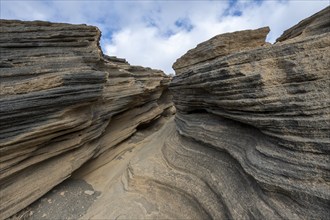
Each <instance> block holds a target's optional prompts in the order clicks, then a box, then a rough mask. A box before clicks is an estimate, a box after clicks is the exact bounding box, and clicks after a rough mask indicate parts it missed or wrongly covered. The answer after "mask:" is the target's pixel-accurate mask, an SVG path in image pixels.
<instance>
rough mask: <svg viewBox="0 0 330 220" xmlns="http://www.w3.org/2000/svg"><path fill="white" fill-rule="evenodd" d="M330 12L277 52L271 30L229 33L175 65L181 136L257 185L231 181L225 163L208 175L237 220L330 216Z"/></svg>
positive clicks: (283, 41)
mask: <svg viewBox="0 0 330 220" xmlns="http://www.w3.org/2000/svg"><path fill="white" fill-rule="evenodd" d="M329 14H330V7H328V8H326V9H324V10H323V11H321V12H319V13H318V14H316V15H314V16H312V17H310V18H307V19H305V20H303V21H302V22H300V23H299V24H297V25H296V26H294V27H292V28H291V29H289V30H287V31H285V32H284V34H283V35H282V36H281V37H279V38H278V41H277V42H276V43H275V44H274V45H269V44H266V43H265V38H266V34H267V32H268V31H269V29H268V28H261V29H257V30H248V31H239V32H235V33H229V34H224V35H219V36H217V37H215V38H212V39H211V40H209V41H206V42H204V43H202V44H199V45H198V46H197V47H196V48H194V49H192V50H190V51H188V53H187V54H185V55H184V56H182V57H181V58H180V59H178V60H177V61H176V63H175V64H174V65H173V67H174V68H175V69H176V71H177V72H178V73H179V74H180V75H178V76H177V77H175V78H174V79H173V81H172V83H171V87H170V88H171V90H172V91H173V96H174V97H173V100H174V103H175V106H176V108H177V114H176V124H177V130H178V132H179V133H180V134H181V135H182V136H184V137H187V138H189V139H191V140H194V141H196V142H198V143H200V144H202V145H203V146H205V147H211V148H212V149H215V150H216V151H217V152H218V153H219V154H221V155H227V156H226V158H227V159H228V160H229V159H230V160H233V161H234V162H235V163H236V164H238V166H239V172H237V173H235V175H234V176H240V178H244V179H245V181H247V182H245V183H243V182H242V181H240V180H239V179H236V178H234V177H233V176H230V177H229V175H230V173H229V171H228V169H227V168H226V167H225V166H223V165H221V164H220V163H221V161H222V160H221V161H219V164H217V165H215V166H216V167H217V168H213V169H218V170H221V171H220V172H219V171H218V172H216V174H214V173H211V174H210V175H211V176H210V177H209V178H207V177H205V176H201V177H200V178H203V180H204V181H205V182H206V183H207V184H208V185H212V184H216V185H217V187H211V188H212V189H213V193H214V195H215V196H218V200H219V201H221V202H222V203H223V204H224V207H225V208H224V209H223V213H226V214H228V216H229V217H231V218H234V219H242V218H248V217H252V218H261V219H278V218H280V217H281V218H285V219H327V218H329V201H330V156H329V155H330V136H329V134H330V126H329V125H330V87H329V86H330V75H329V69H330V57H329V54H330V20H329ZM236 39H237V41H236ZM248 39H251V40H250V41H249V40H248ZM219 45H220V46H219ZM222 45H223V46H222ZM209 51H210V52H209ZM204 54H208V55H209V56H207V57H206V56H204ZM201 153H202V150H198V151H196V152H195V154H194V155H196V157H198V155H199V154H201ZM192 157H193V156H192ZM200 162H201V163H202V160H201V161H200ZM234 162H233V164H234ZM195 163H198V160H197V161H195ZM174 164H176V163H175V162H174ZM204 164H208V163H205V162H204ZM213 166H214V165H213ZM196 170H198V169H196ZM221 172H223V174H222V175H219V174H220V173H221ZM227 172H228V173H227ZM212 175H213V177H212ZM214 175H219V176H216V177H215V178H214ZM211 177H212V178H211ZM229 179H231V180H229ZM224 185H225V186H224ZM218 187H223V188H225V189H226V190H227V189H228V188H236V190H233V189H231V193H226V190H219V189H218ZM198 200H199V198H198ZM201 202H202V203H203V202H204V201H203V200H202V201H201ZM211 216H212V217H213V218H217V215H213V214H212V215H211Z"/></svg>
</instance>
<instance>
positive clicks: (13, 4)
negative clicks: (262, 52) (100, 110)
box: [0, 0, 330, 74]
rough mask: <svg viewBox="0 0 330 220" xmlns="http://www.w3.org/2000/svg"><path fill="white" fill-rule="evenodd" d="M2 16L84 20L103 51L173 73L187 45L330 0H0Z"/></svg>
mask: <svg viewBox="0 0 330 220" xmlns="http://www.w3.org/2000/svg"><path fill="white" fill-rule="evenodd" d="M0 4H1V5H0V6H1V7H0V8H1V10H0V12H1V13H0V17H1V19H19V20H46V21H51V22H65V23H72V24H88V25H94V26H97V27H99V29H100V30H101V31H102V37H101V47H102V50H103V52H104V53H105V54H107V55H110V56H117V57H121V58H125V59H126V60H127V61H128V62H129V63H131V64H133V65H142V66H147V67H152V68H155V69H161V70H163V71H165V73H167V74H170V73H174V70H173V69H172V64H173V63H174V62H175V60H176V59H178V58H179V57H181V56H182V55H183V54H185V53H186V52H187V50H189V49H191V48H194V47H195V46H196V45H197V44H198V43H201V42H203V41H205V40H208V39H210V38H212V37H213V36H215V35H218V34H221V33H226V32H233V31H238V30H245V29H256V28H260V27H264V26H269V27H270V29H271V32H270V33H269V35H268V37H267V41H268V42H271V43H273V42H274V41H275V40H276V38H277V37H279V36H280V35H281V34H282V33H283V31H284V30H286V29H288V28H290V27H291V26H293V25H295V24H297V23H298V22H299V21H300V20H302V19H304V18H307V17H308V16H310V15H312V14H314V13H316V12H318V11H320V10H321V9H323V8H325V7H327V6H329V4H330V3H329V0H193V1H191V0H190V1H189V0H163V1H156V0H155V1H152V0H94V1H92V0H0Z"/></svg>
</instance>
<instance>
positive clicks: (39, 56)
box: [0, 20, 172, 219]
mask: <svg viewBox="0 0 330 220" xmlns="http://www.w3.org/2000/svg"><path fill="white" fill-rule="evenodd" d="M99 38H100V31H99V30H98V29H97V28H96V27H92V26H86V25H70V24H61V23H49V22H41V21H36V22H22V21H10V20H1V37H0V49H1V59H0V66H1V67H2V68H1V69H0V76H1V97H0V102H1V108H0V120H1V125H0V137H1V142H0V153H1V158H0V167H1V169H0V187H1V193H0V194H1V201H3V202H1V203H0V216H1V218H2V219H3V218H7V217H9V216H10V215H12V214H14V213H16V212H17V211H19V210H21V209H23V208H25V207H26V206H27V205H29V204H31V203H32V202H33V201H35V200H36V199H38V198H39V197H41V196H42V195H43V194H45V193H46V192H48V191H49V190H50V189H51V188H53V187H54V186H55V185H57V184H59V183H60V182H62V181H63V180H64V179H66V178H68V177H69V176H70V175H71V173H72V172H73V171H74V170H76V169H77V168H79V167H80V166H81V165H82V164H84V163H85V162H86V161H88V160H89V159H91V158H93V157H97V156H98V155H100V154H101V153H102V152H104V151H106V150H107V149H110V148H112V147H114V146H115V145H116V144H118V143H120V141H122V140H124V139H126V138H127V137H129V136H131V135H132V134H133V133H134V132H135V131H136V128H137V127H138V126H139V125H140V124H143V123H148V122H150V121H152V120H154V119H156V118H158V117H161V115H162V113H163V112H164V111H165V110H166V109H169V108H170V107H171V106H172V104H171V99H170V96H169V93H168V91H167V85H168V83H169V81H170V78H169V77H167V76H166V75H165V74H164V73H163V72H162V71H159V70H153V69H150V68H144V67H139V66H131V65H129V64H128V63H127V62H126V61H125V60H124V59H119V58H115V57H107V56H103V54H102V51H101V49H100V48H99ZM128 112H129V113H128ZM112 118H117V119H118V120H119V118H120V123H119V124H120V126H118V123H116V125H114V127H112V122H111V120H112ZM117 119H116V120H117ZM118 120H117V121H118ZM117 129H122V130H117ZM105 133H106V134H107V135H109V137H110V139H111V140H109V142H107V141H108V139H107V138H105V139H104V138H102V135H103V134H105ZM113 139H115V140H113ZM14 195H15V196H14Z"/></svg>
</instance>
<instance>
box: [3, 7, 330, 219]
mask: <svg viewBox="0 0 330 220" xmlns="http://www.w3.org/2000/svg"><path fill="white" fill-rule="evenodd" d="M329 14H330V7H328V8H326V9H324V10H323V11H321V12H319V13H317V14H315V15H313V16H311V17H310V18H307V19H305V20H303V21H302V22H300V23H299V24H297V25H295V26H294V27H292V28H290V29H289V30H287V31H285V32H284V33H283V35H282V36H281V37H280V38H278V41H277V42H276V43H275V44H269V43H266V42H265V39H266V36H267V33H268V32H269V28H267V27H265V28H260V29H257V30H247V31H239V32H234V33H227V34H222V35H218V36H215V37H214V38H212V39H210V40H208V41H206V42H203V43H201V44H199V45H197V47H196V48H194V49H191V50H190V51H188V52H187V53H186V54H185V55H183V56H182V57H181V58H179V59H178V60H177V61H176V62H175V64H174V65H173V67H174V69H175V70H176V73H177V76H175V77H174V78H173V79H172V81H171V83H170V85H169V90H168V89H167V85H168V84H169V81H170V79H169V78H167V77H165V76H164V74H162V73H161V72H159V71H155V70H151V69H147V68H142V67H134V66H130V65H129V64H127V62H126V61H125V60H123V59H118V58H114V57H107V56H104V55H102V52H101V51H100V49H99V47H98V45H97V44H98V38H99V31H98V30H97V29H96V28H95V27H89V26H73V25H66V24H51V23H45V22H18V21H1V22H2V26H3V27H4V28H3V29H2V31H3V33H4V34H3V35H1V37H4V39H2V40H1V41H0V42H1V46H2V48H1V49H2V51H3V52H2V53H3V54H5V56H1V66H2V68H1V76H2V79H3V80H2V81H3V82H2V83H1V86H2V87H1V88H2V89H1V91H2V92H4V93H2V96H1V99H2V100H1V101H2V102H1V104H2V108H1V115H0V116H1V121H3V122H5V123H2V124H1V135H3V139H2V140H3V141H1V146H2V147H1V179H0V183H1V200H2V201H4V202H3V203H1V212H2V216H5V217H7V216H10V215H11V214H14V213H15V212H17V211H18V210H20V209H22V208H24V207H25V206H26V205H28V204H30V203H31V202H32V201H34V200H36V199H37V198H39V197H40V196H41V195H43V194H44V193H45V192H47V191H49V190H50V188H52V187H53V186H55V185H56V184H58V183H60V182H61V181H63V180H64V179H65V178H67V177H68V176H70V175H71V174H72V172H73V171H74V170H76V171H75V172H74V173H73V174H72V176H73V178H70V179H69V180H67V182H65V183H66V184H64V185H63V186H67V185H70V184H71V185H73V186H75V184H76V183H77V181H78V182H79V181H82V182H85V183H88V184H89V185H88V184H87V185H88V187H87V188H85V189H88V191H87V193H88V194H90V195H92V193H94V196H95V201H94V200H93V199H92V200H93V201H91V200H90V199H89V200H88V202H86V203H83V205H81V203H80V202H81V201H85V200H86V196H84V193H83V190H84V189H83V186H82V185H80V186H79V187H73V188H75V189H72V188H71V189H70V188H65V190H63V188H55V189H54V190H52V191H51V192H49V193H48V194H47V195H46V196H44V197H43V199H41V200H38V201H37V202H36V203H34V204H33V205H32V206H31V207H30V210H31V211H30V214H29V216H30V218H31V219H40V218H47V217H50V218H56V219H65V218H74V219H76V218H79V217H82V218H83V219H109V218H110V219H328V218H329V203H330V160H329V158H330V157H329V155H330V152H329V149H330V136H329V134H330V126H329V124H330V91H329V86H330V75H329V69H330V58H329V54H330V21H329V17H328V15H329ZM19 33H26V35H23V34H19ZM18 35H19V36H20V35H22V37H19V38H18V37H17V36H18ZM68 42H69V43H68ZM50 51H51V53H49V52H50ZM4 88H5V89H4ZM169 91H171V92H172V95H173V102H174V104H175V107H176V110H177V113H176V115H175V117H172V116H171V114H172V113H173V112H174V110H173V109H172V108H171V95H170V94H169ZM128 137H129V138H128ZM86 161H87V162H86ZM79 167H80V168H79ZM78 168H79V169H78ZM70 181H71V182H70ZM60 185H61V184H60ZM23 186H24V187H23ZM77 188H78V189H77ZM81 190H82V191H81ZM96 197H97V198H96ZM91 198H92V197H91ZM93 198H94V197H93ZM68 201H71V202H68ZM72 201H73V202H72ZM75 201H76V202H75ZM78 201H79V202H78ZM87 203H88V204H87ZM63 204H64V205H63ZM58 207H62V208H58ZM3 213H4V214H3Z"/></svg>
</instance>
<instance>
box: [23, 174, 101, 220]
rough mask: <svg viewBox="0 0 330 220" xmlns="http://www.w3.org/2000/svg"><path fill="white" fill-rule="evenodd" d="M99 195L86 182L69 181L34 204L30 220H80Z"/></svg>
mask: <svg viewBox="0 0 330 220" xmlns="http://www.w3.org/2000/svg"><path fill="white" fill-rule="evenodd" d="M99 195H100V192H97V191H94V189H93V187H92V186H91V185H89V184H88V183H86V182H85V181H84V180H75V179H68V180H66V181H64V182H63V183H61V184H60V185H58V186H56V187H55V188H54V189H53V190H52V191H50V192H49V193H47V194H46V195H45V196H43V197H42V198H41V199H39V200H38V201H37V202H35V203H33V204H32V205H31V206H30V207H29V213H28V215H29V217H28V219H31V220H37V219H78V218H79V217H82V216H83V215H84V214H85V213H86V210H87V209H88V207H89V206H91V205H92V204H93V202H94V201H95V200H96V199H97V197H98V196H99Z"/></svg>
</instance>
